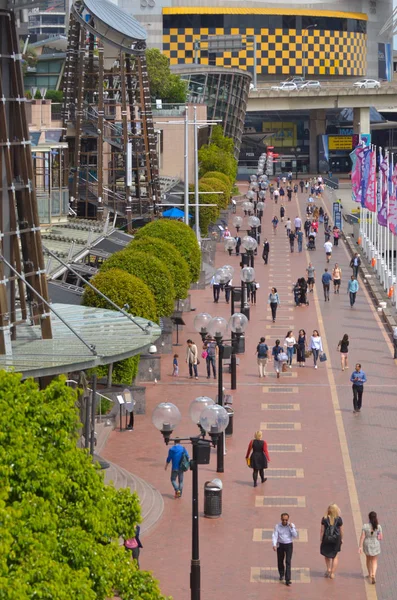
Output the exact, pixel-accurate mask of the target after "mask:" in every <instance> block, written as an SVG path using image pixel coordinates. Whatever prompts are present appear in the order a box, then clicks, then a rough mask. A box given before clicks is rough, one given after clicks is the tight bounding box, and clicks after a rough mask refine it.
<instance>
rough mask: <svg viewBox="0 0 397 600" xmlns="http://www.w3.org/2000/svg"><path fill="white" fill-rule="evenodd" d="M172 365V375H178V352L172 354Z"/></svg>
mask: <svg viewBox="0 0 397 600" xmlns="http://www.w3.org/2000/svg"><path fill="white" fill-rule="evenodd" d="M172 367H173V371H172V376H173V377H178V375H179V365H178V354H174V360H173V361H172Z"/></svg>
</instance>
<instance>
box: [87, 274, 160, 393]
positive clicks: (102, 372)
mask: <svg viewBox="0 0 397 600" xmlns="http://www.w3.org/2000/svg"><path fill="white" fill-rule="evenodd" d="M90 283H92V285H94V286H95V287H96V288H98V290H99V291H101V292H102V293H103V294H105V296H108V297H109V298H110V300H113V302H114V303H115V304H117V306H119V307H120V308H122V307H123V306H124V305H125V304H128V306H129V308H128V312H129V313H130V314H131V315H136V316H138V317H143V318H144V319H149V320H150V321H155V322H158V316H157V310H156V301H155V299H154V296H153V294H152V292H151V291H150V289H149V287H148V286H147V285H146V284H145V283H144V282H143V281H142V280H141V279H139V278H138V277H134V275H130V274H129V273H126V272H125V271H122V270H121V269H111V270H109V271H105V272H102V271H100V272H99V273H97V275H95V276H94V277H93V278H92V279H91V281H90ZM83 304H84V305H85V306H94V307H97V308H108V309H111V306H110V304H109V303H108V302H107V301H106V300H105V299H104V298H101V297H100V296H99V295H98V294H97V293H96V292H94V290H92V289H91V288H89V287H88V286H87V287H86V288H85V289H84V295H83ZM138 366H139V354H138V355H136V356H131V358H126V359H125V360H121V361H119V362H116V363H115V364H114V366H113V381H114V382H115V383H121V384H126V385H130V384H131V382H132V380H133V379H134V378H135V377H136V374H137V372H138ZM107 370H108V368H107V366H100V367H97V369H96V373H97V375H98V377H105V376H106V374H107Z"/></svg>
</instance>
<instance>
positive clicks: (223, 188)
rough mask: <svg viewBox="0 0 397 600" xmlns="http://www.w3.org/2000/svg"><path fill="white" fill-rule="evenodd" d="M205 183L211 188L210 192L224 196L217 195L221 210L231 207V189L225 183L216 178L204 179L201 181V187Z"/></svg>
mask: <svg viewBox="0 0 397 600" xmlns="http://www.w3.org/2000/svg"><path fill="white" fill-rule="evenodd" d="M203 183H204V184H205V185H207V186H209V188H210V190H213V191H214V192H222V194H215V195H216V196H217V197H218V201H217V204H218V206H219V208H227V207H228V206H229V202H230V189H229V186H228V185H227V184H226V183H225V182H224V181H222V180H221V179H217V178H215V177H203V179H200V185H202V184H203ZM203 191H204V190H203Z"/></svg>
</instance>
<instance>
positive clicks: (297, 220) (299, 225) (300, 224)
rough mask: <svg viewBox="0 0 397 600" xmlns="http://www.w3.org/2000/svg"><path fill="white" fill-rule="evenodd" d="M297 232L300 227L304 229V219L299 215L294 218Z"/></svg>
mask: <svg viewBox="0 0 397 600" xmlns="http://www.w3.org/2000/svg"><path fill="white" fill-rule="evenodd" d="M294 226H295V233H298V231H299V230H300V229H302V219H301V218H300V217H298V216H296V217H295V219H294Z"/></svg>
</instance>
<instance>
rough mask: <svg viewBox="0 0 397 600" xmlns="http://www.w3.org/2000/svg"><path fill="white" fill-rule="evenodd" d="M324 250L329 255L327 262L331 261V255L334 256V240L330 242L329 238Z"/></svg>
mask: <svg viewBox="0 0 397 600" xmlns="http://www.w3.org/2000/svg"><path fill="white" fill-rule="evenodd" d="M324 250H325V256H326V257H327V263H329V261H330V260H331V256H332V242H330V241H329V240H328V242H325V244H324Z"/></svg>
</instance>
